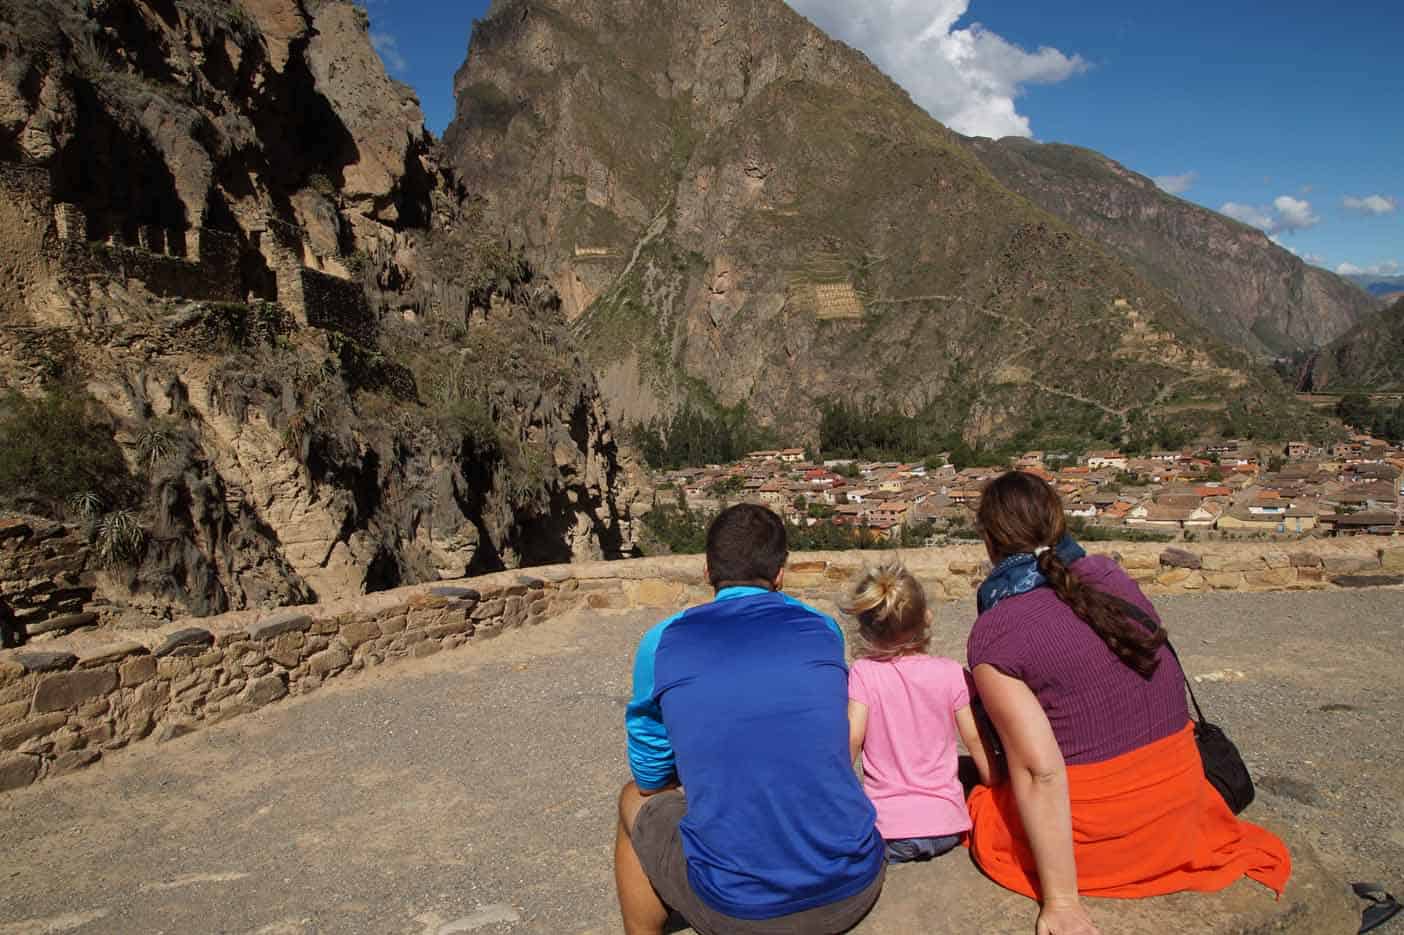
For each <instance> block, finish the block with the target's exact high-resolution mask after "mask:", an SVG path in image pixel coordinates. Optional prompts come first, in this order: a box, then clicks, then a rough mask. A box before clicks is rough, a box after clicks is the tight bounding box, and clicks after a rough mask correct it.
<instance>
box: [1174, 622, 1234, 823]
mask: <svg viewBox="0 0 1404 935" xmlns="http://www.w3.org/2000/svg"><path fill="white" fill-rule="evenodd" d="M1165 646H1166V648H1167V649H1169V650H1170V655H1172V656H1174V657H1175V662H1176V663H1180V654H1179V653H1177V652H1175V647H1174V646H1171V645H1170V643H1169V642H1168V641H1167V642H1166V644H1165ZM1184 669H1185V667H1184V664H1183V663H1180V672H1181V674H1182V675H1184V677H1185V688H1186V689H1188V690H1189V697H1190V702H1191V703H1192V704H1193V705H1194V714H1195V722H1194V742H1195V743H1196V744H1197V745H1198V746H1199V758H1200V759H1201V760H1203V761H1204V777H1205V778H1206V779H1208V780H1209V784H1210V785H1212V786H1213V787H1214V788H1215V789H1217V790H1219V795H1221V796H1223V799H1224V801H1225V802H1226V803H1227V804H1228V807H1229V808H1230V809H1232V810H1233V813H1234V814H1235V815H1237V814H1239V813H1240V812H1242V811H1243V810H1244V809H1245V808H1247V807H1248V806H1249V805H1252V804H1253V796H1254V792H1253V777H1252V776H1250V775H1248V767H1247V766H1246V765H1245V764H1244V762H1243V757H1242V755H1241V754H1239V752H1238V747H1236V746H1234V744H1233V741H1232V740H1229V736H1228V734H1226V733H1224V731H1223V728H1221V727H1219V726H1218V725H1217V724H1210V723H1209V722H1208V721H1207V720H1205V718H1204V711H1203V710H1202V709H1201V708H1200V707H1199V699H1198V698H1196V697H1194V686H1193V685H1192V684H1190V678H1189V673H1187V672H1185V671H1184Z"/></svg>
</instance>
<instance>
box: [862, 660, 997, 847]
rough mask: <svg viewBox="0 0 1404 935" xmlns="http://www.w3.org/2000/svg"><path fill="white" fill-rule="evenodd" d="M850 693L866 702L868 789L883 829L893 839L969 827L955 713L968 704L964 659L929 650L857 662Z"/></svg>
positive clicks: (865, 784) (865, 777)
mask: <svg viewBox="0 0 1404 935" xmlns="http://www.w3.org/2000/svg"><path fill="white" fill-rule="evenodd" d="M848 697H849V698H851V699H852V700H854V701H856V702H858V703H859V704H864V705H867V707H868V730H867V733H866V734H865V735H864V738H863V788H864V789H865V790H866V791H867V793H868V798H870V799H872V802H873V806H874V807H875V808H876V809H877V827H878V832H879V833H880V834H881V835H882V836H883V837H884V838H886V839H887V840H893V839H895V838H925V837H939V836H942V835H947V834H959V833H961V832H963V831H968V830H970V813H969V812H968V811H967V810H966V808H965V795H964V793H963V791H962V789H961V786H960V779H959V778H958V777H957V776H956V757H957V750H956V738H957V737H958V736H959V733H958V731H957V729H956V723H955V713H956V711H958V710H959V709H961V708H964V707H966V706H967V705H969V704H970V691H969V689H968V688H966V684H965V672H964V670H963V669H962V668H961V666H960V663H958V662H956V661H955V660H954V659H946V658H943V657H941V656H927V655H911V656H898V657H897V658H896V659H891V660H882V661H878V660H873V659H858V660H856V661H855V662H854V663H853V665H852V667H851V668H850V669H849V672H848Z"/></svg>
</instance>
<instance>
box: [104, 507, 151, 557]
mask: <svg viewBox="0 0 1404 935" xmlns="http://www.w3.org/2000/svg"><path fill="white" fill-rule="evenodd" d="M145 542H146V530H144V529H142V528H141V523H140V521H138V520H137V517H136V514H135V513H133V512H131V511H130V510H113V511H112V512H111V513H108V514H107V515H106V516H104V517H103V518H102V519H100V520H99V521H98V524H97V538H96V540H95V542H94V546H95V548H96V549H97V556H98V560H99V561H101V562H102V564H103V565H105V566H107V567H108V568H116V567H118V566H121V565H131V564H133V563H135V562H136V560H137V558H138V557H139V556H140V555H141V547H142V546H143V545H144V544H145Z"/></svg>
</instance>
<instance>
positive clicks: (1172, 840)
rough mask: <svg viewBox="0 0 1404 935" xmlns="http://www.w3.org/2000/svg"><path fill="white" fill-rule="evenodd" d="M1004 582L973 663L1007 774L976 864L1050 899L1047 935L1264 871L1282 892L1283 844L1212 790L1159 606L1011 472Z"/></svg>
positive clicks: (985, 603)
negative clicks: (1107, 904) (1112, 910)
mask: <svg viewBox="0 0 1404 935" xmlns="http://www.w3.org/2000/svg"><path fill="white" fill-rule="evenodd" d="M977 519H978V522H979V526H980V530H981V533H982V535H983V536H984V539H985V547H986V549H987V550H988V552H989V555H990V560H991V561H992V562H994V570H993V571H992V573H991V574H990V576H989V578H988V579H987V580H986V581H985V583H984V584H983V585H982V586H981V587H980V591H979V596H978V601H979V611H980V616H979V619H978V620H976V622H975V626H974V628H973V629H972V630H971V633H970V640H969V643H968V645H967V655H968V661H969V664H970V669H971V672H972V673H973V676H974V681H975V687H976V690H977V692H978V696H979V700H980V702H981V704H982V705H983V707H984V709H985V711H986V713H987V714H988V715H989V719H990V721H991V723H992V724H993V726H994V728H995V730H996V732H997V733H998V735H999V740H1000V742H1001V744H1002V746H1003V748H1004V753H1005V761H1006V762H1005V766H1006V770H1005V771H1006V773H1007V775H1006V776H1005V777H1004V778H1003V780H1002V781H1001V782H999V783H997V784H995V785H992V786H977V787H976V788H975V790H974V791H973V792H972V793H971V795H970V799H969V803H968V804H969V808H970V816H971V823H972V828H971V832H970V835H971V854H972V856H973V857H974V859H975V862H976V863H977V864H978V865H979V866H980V869H981V870H983V871H984V872H985V874H986V875H988V876H989V877H990V878H991V879H993V880H994V881H995V882H997V883H999V884H1000V885H1002V886H1005V887H1007V888H1008V889H1011V890H1014V891H1015V892H1019V893H1023V894H1024V895H1026V896H1030V897H1032V898H1034V899H1037V900H1038V901H1039V903H1040V907H1041V908H1040V912H1039V917H1038V922H1037V931H1038V933H1040V935H1087V933H1095V932H1096V931H1097V929H1096V928H1095V927H1094V926H1093V924H1092V921H1091V919H1090V918H1089V917H1088V915H1087V913H1086V910H1085V909H1084V908H1083V906H1082V904H1081V902H1080V900H1079V895H1087V896H1109V897H1121V898H1136V897H1141V896H1156V895H1161V894H1165V893H1174V892H1180V891H1183V890H1200V891H1212V890H1220V889H1223V888H1224V887H1227V886H1229V885H1230V884H1231V883H1233V882H1234V881H1235V880H1237V879H1238V878H1240V877H1242V876H1244V875H1247V876H1249V877H1251V878H1253V879H1255V880H1258V881H1259V882H1261V883H1263V884H1265V885H1266V886H1268V887H1270V888H1271V889H1273V890H1274V891H1276V892H1277V893H1278V894H1279V895H1280V894H1281V893H1282V890H1283V887H1284V886H1285V885H1286V883H1287V879H1288V877H1289V876H1290V875H1291V858H1290V856H1289V855H1288V853H1287V849H1286V847H1284V846H1283V844H1282V842H1281V841H1280V840H1278V839H1277V838H1276V837H1275V836H1273V835H1272V834H1270V833H1269V832H1267V831H1265V830H1263V829H1262V828H1259V827H1258V826H1256V825H1252V824H1249V823H1247V822H1243V821H1239V820H1238V819H1237V818H1235V817H1234V815H1233V813H1232V812H1231V811H1230V810H1229V808H1228V806H1227V805H1225V804H1224V801H1223V799H1222V798H1220V797H1219V794H1218V792H1217V791H1216V790H1215V789H1214V787H1213V786H1212V785H1210V784H1209V781H1208V780H1207V779H1205V778H1204V770H1203V765H1202V762H1201V760H1200V758H1199V750H1198V748H1197V747H1196V745H1195V740H1194V731H1193V725H1192V723H1191V721H1190V717H1189V711H1188V709H1187V706H1186V703H1185V688H1184V675H1183V674H1182V672H1181V670H1180V666H1179V664H1178V663H1177V662H1176V660H1175V658H1174V656H1173V655H1172V653H1171V652H1170V650H1169V649H1168V647H1167V646H1166V637H1165V631H1164V630H1163V629H1162V628H1161V626H1160V621H1159V618H1158V617H1157V616H1156V612H1155V608H1154V607H1152V606H1151V603H1150V601H1149V600H1147V599H1146V597H1145V595H1144V594H1142V593H1141V590H1140V588H1139V587H1137V586H1136V583H1135V582H1134V581H1132V580H1131V579H1130V578H1129V577H1128V576H1127V575H1126V574H1125V572H1123V571H1122V570H1121V568H1120V567H1119V566H1118V565H1117V564H1116V562H1115V561H1113V560H1112V559H1110V558H1105V557H1101V556H1088V555H1087V554H1086V553H1085V552H1083V550H1082V549H1081V548H1080V547H1079V546H1078V545H1077V543H1076V542H1074V541H1073V540H1072V539H1071V538H1070V537H1069V536H1068V534H1067V529H1066V524H1065V521H1064V518H1063V506H1062V503H1061V502H1060V501H1059V499H1058V495H1057V493H1056V492H1054V491H1053V490H1052V489H1051V488H1050V487H1049V486H1048V485H1047V484H1046V483H1044V482H1043V481H1042V480H1039V479H1038V478H1037V477H1034V476H1033V475H1031V474H1025V473H1021V472H1011V473H1008V474H1005V475H1003V476H1001V477H999V478H997V479H996V480H994V481H993V482H991V484H990V485H989V486H988V487H987V488H986V490H985V491H984V493H983V495H982V497H981V501H980V509H979V513H978V516H977Z"/></svg>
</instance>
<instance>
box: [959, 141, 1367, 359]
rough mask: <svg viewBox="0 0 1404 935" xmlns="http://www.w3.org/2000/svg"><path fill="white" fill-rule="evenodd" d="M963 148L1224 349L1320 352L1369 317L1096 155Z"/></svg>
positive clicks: (1277, 256)
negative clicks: (1136, 275) (1126, 267)
mask: <svg viewBox="0 0 1404 935" xmlns="http://www.w3.org/2000/svg"><path fill="white" fill-rule="evenodd" d="M965 142H966V145H967V146H969V147H970V150H971V152H973V153H975V155H976V156H978V157H979V158H980V160H981V161H982V162H983V163H984V164H985V166H986V167H987V168H988V169H989V170H990V171H991V172H993V173H994V175H995V177H996V178H998V179H999V180H1000V181H1001V182H1002V183H1004V184H1005V185H1006V186H1008V187H1009V188H1011V189H1013V190H1014V191H1016V192H1018V193H1019V194H1021V195H1023V196H1024V197H1026V198H1028V199H1029V200H1030V201H1032V202H1034V203H1035V204H1037V205H1039V206H1040V207H1042V208H1044V209H1045V210H1047V211H1049V212H1051V213H1053V214H1055V215H1057V216H1058V217H1060V218H1062V219H1063V220H1065V221H1067V222H1068V223H1069V224H1071V225H1072V226H1073V227H1074V228H1076V229H1077V230H1078V231H1079V232H1080V233H1082V234H1083V235H1084V236H1086V237H1090V238H1091V239H1093V240H1095V241H1097V242H1098V243H1100V244H1103V245H1104V246H1106V247H1107V248H1109V249H1110V250H1112V251H1113V252H1114V253H1116V254H1117V255H1118V256H1120V257H1121V258H1122V259H1124V260H1126V261H1127V262H1128V263H1130V264H1131V265H1132V266H1134V267H1135V268H1136V269H1137V270H1138V271H1140V273H1141V274H1142V275H1143V276H1145V277H1146V278H1147V279H1148V280H1150V281H1151V282H1153V283H1155V284H1156V285H1158V286H1160V287H1161V288H1162V289H1165V290H1166V291H1167V292H1169V293H1170V294H1171V295H1172V296H1174V297H1175V299H1176V300H1178V302H1179V303H1180V306H1181V307H1182V308H1183V309H1184V310H1185V312H1186V313H1187V314H1188V315H1189V316H1190V317H1192V318H1193V319H1194V320H1195V321H1197V322H1199V323H1200V324H1202V325H1204V326H1205V327H1206V328H1208V329H1209V330H1210V331H1212V332H1214V333H1215V334H1216V335H1218V336H1219V337H1220V338H1222V339H1224V340H1225V341H1228V342H1229V343H1231V344H1234V345H1237V346H1239V347H1243V348H1246V349H1248V350H1251V351H1254V352H1257V353H1263V354H1269V355H1277V354H1284V353H1289V352H1292V351H1296V350H1304V349H1310V348H1315V347H1320V346H1321V345H1323V344H1326V343H1327V342H1329V341H1331V340H1332V339H1334V338H1336V337H1339V336H1340V335H1341V334H1343V333H1344V332H1345V331H1347V330H1348V329H1349V328H1350V327H1351V326H1352V325H1354V324H1355V323H1356V322H1358V321H1359V320H1361V319H1362V318H1363V317H1365V316H1367V315H1369V314H1371V313H1373V312H1374V311H1375V310H1376V306H1375V304H1374V303H1372V302H1371V301H1370V299H1369V297H1368V296H1363V295H1361V293H1360V290H1359V289H1355V288H1352V287H1351V285H1350V283H1348V282H1346V281H1345V280H1344V279H1342V278H1341V277H1339V276H1336V275H1335V274H1334V273H1330V272H1327V271H1326V270H1324V269H1320V268H1318V267H1315V266H1311V265H1309V264H1307V263H1304V262H1302V261H1301V260H1300V259H1299V258H1297V257H1296V256H1294V255H1293V254H1292V253H1290V252H1289V251H1287V250H1284V249H1282V248H1281V247H1279V246H1277V245H1276V244H1275V243H1273V242H1272V241H1271V240H1269V239H1268V237H1267V235H1266V234H1264V233H1263V232H1262V231H1260V230H1258V229H1257V228H1255V227H1250V226H1248V225H1246V224H1241V223H1239V222H1238V221H1235V220H1233V219H1231V218H1227V217H1225V216H1223V215H1221V214H1218V213H1216V212H1213V211H1210V210H1208V209H1207V208H1202V207H1200V206H1199V205H1196V204H1192V203H1191V202H1188V201H1185V200H1184V199H1181V198H1176V197H1175V196H1173V195H1169V194H1167V193H1165V192H1163V191H1161V190H1160V188H1159V187H1158V186H1156V184H1155V183H1154V182H1153V181H1151V180H1150V179H1148V178H1146V177H1145V176H1143V175H1138V174H1137V173H1135V172H1132V171H1131V170H1129V169H1127V168H1126V167H1125V166H1122V165H1120V164H1119V163H1116V162H1114V161H1113V160H1111V159H1108V158H1107V157H1106V156H1103V155H1102V154H1100V153H1096V152H1093V151H1091V150H1087V149H1081V148H1079V147H1076V146H1065V145H1061V144H1056V143H1035V142H1034V141H1032V140H1026V139H1018V138H1009V139H1003V140H989V139H968V140H966V141H965Z"/></svg>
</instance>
